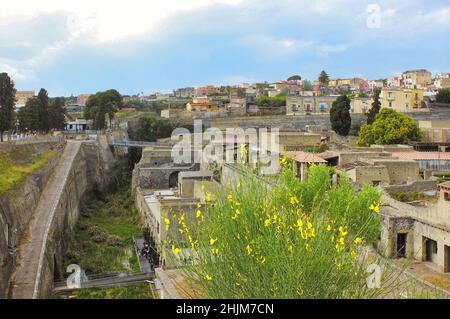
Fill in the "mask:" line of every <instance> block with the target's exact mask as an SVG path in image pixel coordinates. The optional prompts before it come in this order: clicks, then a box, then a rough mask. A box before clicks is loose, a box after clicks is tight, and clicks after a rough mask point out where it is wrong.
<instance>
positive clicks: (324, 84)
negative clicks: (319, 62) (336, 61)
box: [318, 71, 330, 91]
mask: <svg viewBox="0 0 450 319" xmlns="http://www.w3.org/2000/svg"><path fill="white" fill-rule="evenodd" d="M318 80H319V84H320V88H321V90H322V91H326V90H327V88H328V83H329V82H330V76H329V75H328V73H327V72H325V71H322V72H320V74H319V78H318Z"/></svg>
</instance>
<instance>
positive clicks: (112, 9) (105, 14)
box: [0, 0, 242, 42]
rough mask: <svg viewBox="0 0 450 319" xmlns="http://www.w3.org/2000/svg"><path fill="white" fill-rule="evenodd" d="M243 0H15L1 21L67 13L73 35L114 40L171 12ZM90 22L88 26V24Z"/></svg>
mask: <svg viewBox="0 0 450 319" xmlns="http://www.w3.org/2000/svg"><path fill="white" fill-rule="evenodd" d="M241 1H242V0H188V1H187V0H127V1H120V2H119V1H110V0H96V1H93V0H77V1H61V0H40V1H28V0H15V1H8V4H7V5H3V6H2V10H1V11H0V20H3V21H12V20H14V19H17V18H18V17H20V16H24V15H26V16H37V15H40V14H54V13H65V14H67V16H68V17H69V19H68V24H69V25H70V27H71V32H72V34H71V35H72V36H73V35H77V34H79V33H80V32H86V31H90V32H95V35H96V40H98V41H99V42H111V41H117V40H121V39H124V38H126V37H130V36H136V35H140V34H144V33H146V32H148V31H149V30H151V29H152V28H154V27H155V26H157V25H158V24H159V23H161V21H163V20H164V19H166V18H168V17H169V16H170V15H172V14H174V13H177V12H183V11H193V10H197V9H200V8H204V7H207V6H212V5H226V6H228V5H229V6H236V5H238V4H240V3H241ZM86 23H88V25H86Z"/></svg>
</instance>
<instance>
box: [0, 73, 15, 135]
mask: <svg viewBox="0 0 450 319" xmlns="http://www.w3.org/2000/svg"><path fill="white" fill-rule="evenodd" d="M15 103H16V89H15V87H14V82H13V81H12V80H11V78H10V77H9V75H8V73H0V141H2V142H3V133H4V132H6V131H10V130H11V129H13V127H14V105H15Z"/></svg>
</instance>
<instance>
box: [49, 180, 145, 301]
mask: <svg viewBox="0 0 450 319" xmlns="http://www.w3.org/2000/svg"><path fill="white" fill-rule="evenodd" d="M122 182H123V181H122ZM129 183H130V178H129V176H127V179H126V181H125V182H123V183H122V187H120V188H119V190H117V191H116V192H114V193H112V194H110V195H108V196H107V197H106V198H104V199H96V198H92V199H89V200H87V201H86V202H85V203H84V205H83V206H82V208H81V216H80V219H79V221H78V223H77V225H76V228H75V230H74V233H73V234H72V237H71V239H70V242H69V248H68V250H67V252H66V254H65V260H64V263H65V266H68V265H69V264H78V265H80V267H81V268H82V269H84V270H85V271H86V274H87V276H88V277H89V276H92V275H99V274H112V273H117V272H127V273H136V272H139V271H140V269H139V262H138V259H137V256H136V254H135V250H134V246H133V236H134V235H137V234H139V233H141V228H140V220H139V216H138V213H137V211H136V208H135V207H134V202H133V199H132V196H131V191H130V190H129ZM65 297H69V298H76V299H141V298H143V299H149V298H154V296H153V293H152V290H151V288H150V286H149V284H148V283H139V284H135V285H129V286H126V287H116V288H108V289H81V290H77V291H74V292H72V293H71V294H70V295H69V296H67V295H59V294H58V295H55V298H65Z"/></svg>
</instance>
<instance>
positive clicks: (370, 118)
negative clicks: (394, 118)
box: [367, 89, 381, 124]
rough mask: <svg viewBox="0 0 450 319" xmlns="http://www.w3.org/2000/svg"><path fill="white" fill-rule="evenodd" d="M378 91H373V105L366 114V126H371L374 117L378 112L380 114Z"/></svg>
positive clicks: (379, 91)
mask: <svg viewBox="0 0 450 319" xmlns="http://www.w3.org/2000/svg"><path fill="white" fill-rule="evenodd" d="M380 93H381V90H380V89H375V91H374V94H373V103H372V107H371V108H370V110H369V113H367V124H372V123H373V122H374V121H375V117H376V116H377V114H378V112H380V109H381V102H380Z"/></svg>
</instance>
